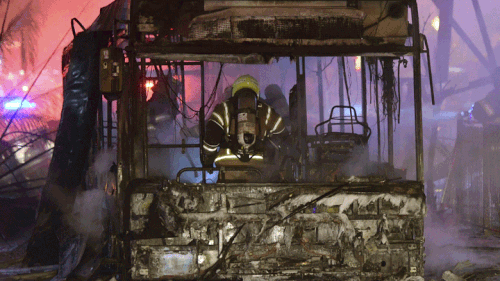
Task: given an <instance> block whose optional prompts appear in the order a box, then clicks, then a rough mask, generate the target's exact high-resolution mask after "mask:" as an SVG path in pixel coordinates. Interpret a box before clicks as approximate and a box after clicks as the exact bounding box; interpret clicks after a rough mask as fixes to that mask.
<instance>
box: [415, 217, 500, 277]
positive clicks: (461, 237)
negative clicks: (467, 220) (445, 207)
mask: <svg viewBox="0 0 500 281" xmlns="http://www.w3.org/2000/svg"><path fill="white" fill-rule="evenodd" d="M478 234H479V233H477V232H476V233H474V230H473V229H471V227H470V226H466V225H463V224H460V223H458V222H457V221H456V219H455V218H454V216H453V214H451V213H441V214H439V215H437V214H429V215H428V216H427V218H426V220H425V244H424V245H425V272H426V275H432V276H439V277H440V276H441V275H442V274H443V272H444V271H446V270H451V271H452V272H453V271H455V272H454V273H455V274H461V272H456V271H458V268H459V267H463V266H460V265H458V264H461V265H464V264H467V265H468V267H472V268H474V267H476V268H477V267H481V268H484V267H489V266H494V265H497V264H498V262H497V261H498V258H499V255H498V253H496V251H490V249H489V247H485V246H484V245H492V244H497V243H498V242H494V241H492V240H491V238H486V237H479V236H478ZM457 265H458V266H457Z"/></svg>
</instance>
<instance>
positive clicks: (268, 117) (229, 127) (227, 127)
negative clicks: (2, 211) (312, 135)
mask: <svg viewBox="0 0 500 281" xmlns="http://www.w3.org/2000/svg"><path fill="white" fill-rule="evenodd" d="M235 108H236V98H234V97H232V98H230V99H228V100H227V101H225V102H223V103H221V104H219V105H217V106H216V107H215V109H214V111H213V112H212V115H211V117H210V119H209V120H208V122H207V127H206V134H205V136H206V137H205V139H204V141H203V150H204V153H205V159H204V160H203V165H204V166H205V167H212V165H213V163H215V165H216V166H228V165H242V166H259V165H260V164H261V163H263V162H266V159H264V155H263V153H264V151H263V150H264V149H263V145H262V144H263V142H264V141H265V139H266V138H269V137H271V136H272V135H280V134H284V132H285V124H284V122H283V119H282V117H281V116H280V115H279V114H278V113H276V111H275V110H274V109H273V108H272V107H270V106H269V105H267V104H266V103H264V102H263V101H261V100H258V102H257V124H258V125H257V126H258V132H257V144H256V145H255V151H254V152H253V153H252V155H251V160H250V161H249V162H247V163H245V162H242V161H240V160H239V158H240V155H238V152H237V149H235V145H236V146H237V141H235V137H234V135H235V118H234V112H235ZM218 149H219V151H217V150H218Z"/></svg>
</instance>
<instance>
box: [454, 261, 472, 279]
mask: <svg viewBox="0 0 500 281" xmlns="http://www.w3.org/2000/svg"><path fill="white" fill-rule="evenodd" d="M474 266H476V264H474V263H471V262H470V261H469V260H466V261H462V262H459V263H457V265H455V267H454V268H453V269H452V270H451V272H453V273H454V274H456V275H459V276H463V275H464V274H466V273H469V272H472V271H473V270H474Z"/></svg>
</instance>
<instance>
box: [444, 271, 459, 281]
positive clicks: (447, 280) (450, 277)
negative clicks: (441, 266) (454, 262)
mask: <svg viewBox="0 0 500 281" xmlns="http://www.w3.org/2000/svg"><path fill="white" fill-rule="evenodd" d="M441 278H442V279H443V280H444V281H465V279H463V278H462V277H460V276H458V275H456V274H454V273H453V272H451V271H449V270H447V271H445V272H444V273H443V276H442V277H441Z"/></svg>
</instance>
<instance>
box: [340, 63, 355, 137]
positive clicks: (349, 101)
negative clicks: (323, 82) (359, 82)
mask: <svg viewBox="0 0 500 281" xmlns="http://www.w3.org/2000/svg"><path fill="white" fill-rule="evenodd" d="M342 68H343V72H344V84H345V90H346V94H347V103H348V104H349V115H350V116H351V120H352V109H351V108H350V107H352V106H351V95H350V94H349V84H347V75H346V71H345V57H342ZM342 110H343V109H342ZM351 131H352V132H353V133H354V124H353V122H352V121H351Z"/></svg>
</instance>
